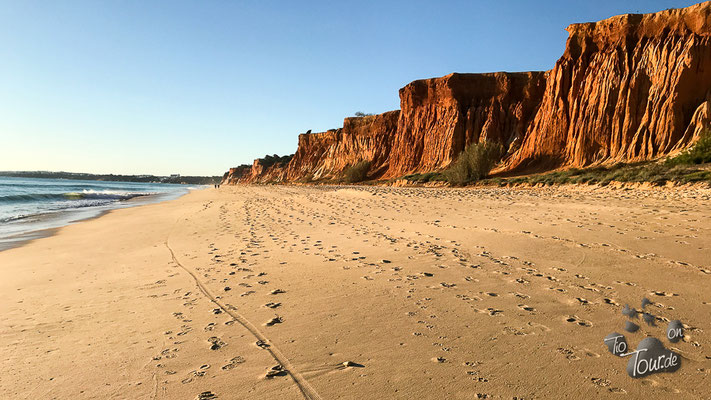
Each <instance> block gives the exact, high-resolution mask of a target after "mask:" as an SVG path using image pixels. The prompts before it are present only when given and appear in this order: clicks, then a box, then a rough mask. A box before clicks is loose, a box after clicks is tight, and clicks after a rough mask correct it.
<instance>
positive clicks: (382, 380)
mask: <svg viewBox="0 0 711 400" xmlns="http://www.w3.org/2000/svg"><path fill="white" fill-rule="evenodd" d="M710 197H711V192H710V191H708V190H707V191H703V190H696V189H688V190H687V189H673V190H666V189H654V190H643V189H634V190H624V189H611V188H598V187H578V188H571V187H561V188H536V189H506V188H500V189H499V188H491V189H434V188H386V187H353V188H347V187H340V188H339V187H298V186H234V187H222V188H220V189H208V190H201V191H195V192H192V193H190V194H188V195H186V196H184V197H182V198H180V199H177V200H173V201H168V202H164V203H160V204H153V205H145V206H140V207H135V208H130V209H121V210H116V211H112V212H110V213H108V214H107V215H104V216H102V217H100V218H97V219H93V220H88V221H84V222H81V223H77V224H74V225H71V226H67V227H64V228H61V229H60V230H59V232H58V233H57V234H55V235H53V236H51V237H48V238H43V239H40V240H36V241H33V242H30V243H28V244H26V245H24V246H22V247H19V248H14V249H10V250H7V251H3V252H0V348H2V349H3V351H2V356H1V357H0V366H1V367H2V370H3V374H2V376H0V398H3V399H196V398H198V399H200V398H202V399H211V398H219V399H274V398H279V399H303V398H305V399H413V398H419V399H472V398H494V399H498V398H502V399H534V398H536V399H550V398H580V399H592V398H620V397H625V395H626V396H627V397H628V398H650V399H651V398H670V399H706V398H711V379H710V376H709V373H710V372H711V351H709V350H708V349H709V346H710V345H711V343H710V342H709V339H711V337H710V336H709V333H710V332H711V327H709V326H708V324H709V321H710V320H711V318H710V317H709V315H711V292H709V287H710V285H709V284H710V283H711V263H710V258H709V254H710V253H709V248H711V203H709V198H710ZM644 297H647V298H648V299H649V300H651V301H652V302H653V304H652V305H650V306H647V310H648V311H649V312H650V313H652V314H654V315H655V316H656V317H657V321H656V326H651V325H647V324H645V323H643V322H642V321H641V320H638V321H637V323H638V324H639V325H640V327H641V328H640V330H639V331H638V332H636V333H626V336H627V340H628V342H629V344H630V346H631V347H634V346H636V344H637V343H639V341H640V340H642V339H643V338H644V337H645V336H653V337H657V338H659V339H660V340H662V341H663V342H664V343H665V344H666V345H667V347H669V348H671V349H673V350H674V351H676V352H678V353H679V354H681V356H682V366H681V368H680V369H679V370H678V371H676V372H673V373H661V374H654V375H650V376H648V377H645V378H640V379H632V378H630V377H629V376H628V375H627V373H626V372H625V368H626V365H627V359H623V358H620V357H616V356H614V355H612V354H610V353H609V352H608V350H607V347H606V346H605V344H604V342H603V338H604V337H605V336H606V335H608V334H609V333H610V332H615V331H617V332H622V331H623V328H624V326H625V322H626V321H627V318H626V317H625V316H623V315H622V313H621V310H622V307H623V306H624V305H625V304H629V305H630V306H632V307H636V308H640V301H641V300H642V298H644ZM675 319H680V320H681V321H682V322H683V323H684V324H685V329H684V338H683V340H681V341H680V342H678V343H675V344H669V343H668V342H667V341H666V340H665V339H664V335H665V329H666V326H667V322H668V321H669V320H675ZM208 392H209V393H208Z"/></svg>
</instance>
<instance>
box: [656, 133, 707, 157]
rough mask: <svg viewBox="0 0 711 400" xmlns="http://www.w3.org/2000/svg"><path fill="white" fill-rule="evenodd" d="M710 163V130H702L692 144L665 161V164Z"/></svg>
mask: <svg viewBox="0 0 711 400" xmlns="http://www.w3.org/2000/svg"><path fill="white" fill-rule="evenodd" d="M705 163H711V131H709V130H706V131H704V132H703V133H702V134H701V136H700V137H699V140H698V141H697V142H696V144H694V146H693V147H692V148H690V149H688V150H686V151H684V152H683V153H681V154H679V155H678V156H676V157H673V158H670V159H668V160H667V161H666V164H667V165H672V166H673V165H692V164H705Z"/></svg>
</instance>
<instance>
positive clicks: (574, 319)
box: [565, 315, 592, 328]
mask: <svg viewBox="0 0 711 400" xmlns="http://www.w3.org/2000/svg"><path fill="white" fill-rule="evenodd" d="M565 320H566V322H570V323H576V324H578V325H580V326H584V327H586V328H589V327H591V326H592V322H590V321H585V320H583V319H580V318H579V317H578V316H576V315H570V316H568V318H566V319H565Z"/></svg>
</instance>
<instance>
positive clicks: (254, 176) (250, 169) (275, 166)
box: [222, 155, 291, 185]
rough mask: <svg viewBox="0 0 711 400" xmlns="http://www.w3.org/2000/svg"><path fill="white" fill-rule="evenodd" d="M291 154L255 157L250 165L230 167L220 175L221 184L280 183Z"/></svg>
mask: <svg viewBox="0 0 711 400" xmlns="http://www.w3.org/2000/svg"><path fill="white" fill-rule="evenodd" d="M290 160H291V156H285V157H279V156H277V155H274V156H266V157H264V158H257V159H256V160H254V162H253V163H252V165H251V166H250V165H241V166H239V167H235V168H230V170H229V171H227V173H225V175H224V176H223V177H222V184H228V185H234V184H237V183H281V182H284V180H285V177H286V166H287V165H288V163H289V161H290Z"/></svg>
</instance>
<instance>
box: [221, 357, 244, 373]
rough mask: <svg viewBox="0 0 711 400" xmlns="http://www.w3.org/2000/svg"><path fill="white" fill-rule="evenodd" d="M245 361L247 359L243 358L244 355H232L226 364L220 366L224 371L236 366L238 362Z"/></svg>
mask: <svg viewBox="0 0 711 400" xmlns="http://www.w3.org/2000/svg"><path fill="white" fill-rule="evenodd" d="M245 361H247V360H245V359H244V357H242V356H237V357H233V358H232V359H230V361H229V362H228V363H227V364H225V365H223V366H222V369H224V370H226V371H227V370H230V369H232V368H235V367H237V366H238V365H239V364H242V363H244V362H245Z"/></svg>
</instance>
